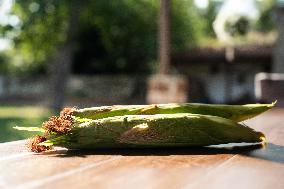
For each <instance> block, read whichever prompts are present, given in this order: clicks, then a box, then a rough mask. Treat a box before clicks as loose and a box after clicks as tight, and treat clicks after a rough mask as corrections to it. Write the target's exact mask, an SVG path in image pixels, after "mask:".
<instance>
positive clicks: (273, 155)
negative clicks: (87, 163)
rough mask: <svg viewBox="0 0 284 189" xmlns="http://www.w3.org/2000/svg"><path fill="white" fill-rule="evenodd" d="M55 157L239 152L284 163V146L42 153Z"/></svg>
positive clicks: (125, 149)
mask: <svg viewBox="0 0 284 189" xmlns="http://www.w3.org/2000/svg"><path fill="white" fill-rule="evenodd" d="M44 154H47V155H51V156H55V157H62V158H64V157H88V156H92V155H122V156H169V155H216V154H240V155H245V156H249V157H254V158H259V159H264V160H268V161H273V162H279V163H284V146H280V145H276V144H272V143H267V144H266V145H263V144H255V145H248V146H234V145H230V144H229V145H214V146H209V147H178V148H177V147H175V148H141V149H139V148H121V149H96V150H58V151H55V152H47V153H44Z"/></svg>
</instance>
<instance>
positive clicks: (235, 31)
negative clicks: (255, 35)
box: [225, 16, 250, 36]
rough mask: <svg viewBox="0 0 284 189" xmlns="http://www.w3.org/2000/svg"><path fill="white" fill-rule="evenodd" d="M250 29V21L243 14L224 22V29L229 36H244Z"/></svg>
mask: <svg viewBox="0 0 284 189" xmlns="http://www.w3.org/2000/svg"><path fill="white" fill-rule="evenodd" d="M249 29H250V21H249V20H248V18H247V17H245V16H239V17H234V18H233V19H230V20H227V22H226V23H225V30H226V31H227V32H228V33H229V34H230V35H231V36H244V35H246V34H247V33H248V31H249Z"/></svg>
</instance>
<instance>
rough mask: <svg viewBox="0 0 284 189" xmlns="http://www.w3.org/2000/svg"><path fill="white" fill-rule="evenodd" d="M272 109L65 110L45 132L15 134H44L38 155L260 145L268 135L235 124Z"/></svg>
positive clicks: (34, 143)
mask: <svg viewBox="0 0 284 189" xmlns="http://www.w3.org/2000/svg"><path fill="white" fill-rule="evenodd" d="M274 104H275V103H272V104H248V105H242V106H241V105H210V104H190V103H185V104H157V105H126V106H123V105H120V106H102V107H93V108H86V109H75V108H64V109H63V110H62V111H61V113H60V116H52V117H50V118H49V120H48V121H46V122H44V123H43V125H42V128H36V127H15V129H18V130H26V131H30V132H33V131H40V132H43V133H44V134H43V136H36V137H34V138H33V139H31V140H30V142H29V144H28V148H29V149H30V150H31V151H34V152H41V151H45V150H50V149H52V147H53V145H57V146H62V147H67V148H76V149H95V148H121V147H169V146H207V145H215V144H226V143H239V142H248V143H258V142H263V141H264V139H265V137H264V134H263V133H261V132H256V131H254V130H253V129H251V128H249V127H247V126H245V125H243V124H239V123H237V121H242V120H245V119H249V118H252V117H254V116H256V115H259V114H260V113H262V112H264V111H266V110H268V109H270V108H272V107H273V106H274ZM187 112H192V113H187Z"/></svg>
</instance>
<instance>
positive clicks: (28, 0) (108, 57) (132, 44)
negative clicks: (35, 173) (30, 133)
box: [7, 0, 202, 109]
mask: <svg viewBox="0 0 284 189" xmlns="http://www.w3.org/2000/svg"><path fill="white" fill-rule="evenodd" d="M82 3H83V4H82ZM158 3H159V1H156V0H143V1H136V0H120V1H105V0H96V1H88V0H84V1H83V2H79V1H76V0H60V1H58V0H48V1H41V0H25V1H21V0H15V3H14V7H13V11H12V14H14V15H16V16H17V17H18V18H19V19H20V24H19V25H17V26H9V27H8V29H7V31H8V32H12V33H14V35H13V42H14V45H15V48H14V54H13V56H11V57H12V58H13V61H12V62H15V65H21V66H20V67H18V68H19V71H24V72H25V71H30V70H42V73H46V74H50V75H51V82H52V83H53V86H55V87H53V88H52V90H50V91H56V92H57V93H53V94H51V95H50V96H51V97H52V99H55V101H56V102H57V103H53V104H54V106H53V108H55V109H59V108H60V106H61V105H62V103H63V95H64V88H65V87H64V86H65V85H66V82H67V79H66V78H67V77H68V75H69V72H70V69H71V63H72V64H73V71H74V72H77V73H86V72H87V73H90V74H93V73H149V72H151V70H152V67H153V64H152V62H153V61H155V60H156V57H157V56H156V54H157V50H156V49H157V42H156V37H157V13H158V5H159V4H158ZM172 9H173V10H172V44H173V48H172V49H173V51H179V50H181V49H184V48H187V47H192V46H195V45H196V44H197V43H198V40H199V38H200V36H201V35H202V32H201V27H200V26H201V25H202V24H200V22H199V21H198V20H199V19H198V14H197V11H196V9H195V8H194V6H193V4H192V1H191V0H173V5H172ZM79 10H80V11H79Z"/></svg>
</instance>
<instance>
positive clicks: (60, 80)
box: [48, 0, 82, 112]
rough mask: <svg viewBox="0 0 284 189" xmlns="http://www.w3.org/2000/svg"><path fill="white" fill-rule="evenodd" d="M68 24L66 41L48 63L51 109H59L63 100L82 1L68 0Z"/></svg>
mask: <svg viewBox="0 0 284 189" xmlns="http://www.w3.org/2000/svg"><path fill="white" fill-rule="evenodd" d="M69 6H70V7H69V8H70V16H69V21H68V23H69V25H68V28H67V32H66V41H65V43H64V44H62V45H61V46H59V48H58V49H57V52H56V53H55V55H54V57H53V61H52V62H51V64H50V65H49V71H50V81H49V85H50V88H49V95H48V98H49V107H50V108H51V110H52V111H54V112H58V111H60V110H61V108H62V106H63V105H64V101H65V96H66V95H65V93H66V87H67V84H68V79H69V76H70V73H71V65H72V62H73V54H74V35H75V33H76V32H77V29H76V28H78V26H77V25H78V18H79V13H80V8H81V7H82V3H81V4H80V3H78V1H76V0H74V1H70V4H69Z"/></svg>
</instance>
